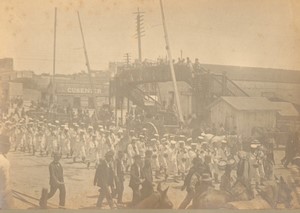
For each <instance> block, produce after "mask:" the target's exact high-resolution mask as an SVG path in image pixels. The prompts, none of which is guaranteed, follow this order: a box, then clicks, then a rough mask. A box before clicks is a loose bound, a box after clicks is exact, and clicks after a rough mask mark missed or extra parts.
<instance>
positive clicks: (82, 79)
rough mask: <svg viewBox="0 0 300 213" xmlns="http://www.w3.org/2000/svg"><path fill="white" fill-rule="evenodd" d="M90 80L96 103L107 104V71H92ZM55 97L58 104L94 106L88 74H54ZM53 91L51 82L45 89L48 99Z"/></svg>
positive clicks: (82, 106)
mask: <svg viewBox="0 0 300 213" xmlns="http://www.w3.org/2000/svg"><path fill="white" fill-rule="evenodd" d="M91 77H92V82H93V85H94V95H95V97H96V105H97V106H98V107H99V106H102V105H103V104H108V99H109V72H105V71H92V73H91ZM54 85H55V86H54V87H55V99H54V102H55V103H57V104H58V105H60V106H63V107H67V106H71V107H73V108H94V105H93V90H92V86H91V84H90V79H89V75H88V74H87V73H85V72H81V73H76V74H72V75H56V76H55V79H54ZM52 93H53V89H52V82H51V83H50V85H49V87H48V89H47V98H48V101H49V100H50V99H51V96H52Z"/></svg>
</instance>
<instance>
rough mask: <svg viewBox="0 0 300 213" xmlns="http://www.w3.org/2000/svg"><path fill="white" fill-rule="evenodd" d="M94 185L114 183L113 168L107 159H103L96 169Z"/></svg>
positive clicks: (110, 184)
mask: <svg viewBox="0 0 300 213" xmlns="http://www.w3.org/2000/svg"><path fill="white" fill-rule="evenodd" d="M94 185H97V186H99V187H101V188H103V187H108V186H113V185H114V171H113V168H112V167H111V165H108V163H107V162H106V161H105V160H101V161H100V163H99V165H98V167H97V169H96V173H95V178H94Z"/></svg>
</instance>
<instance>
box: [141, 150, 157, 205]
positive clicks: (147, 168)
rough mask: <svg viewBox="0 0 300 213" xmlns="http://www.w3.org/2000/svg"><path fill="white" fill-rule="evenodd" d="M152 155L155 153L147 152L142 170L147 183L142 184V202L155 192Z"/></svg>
mask: <svg viewBox="0 0 300 213" xmlns="http://www.w3.org/2000/svg"><path fill="white" fill-rule="evenodd" d="M152 154H153V153H152V151H151V150H146V153H145V161H144V166H143V168H142V177H143V178H145V181H144V182H143V183H142V188H141V200H143V199H145V198H146V197H148V196H150V195H151V194H152V193H153V191H154V189H153V174H152V166H151V160H152Z"/></svg>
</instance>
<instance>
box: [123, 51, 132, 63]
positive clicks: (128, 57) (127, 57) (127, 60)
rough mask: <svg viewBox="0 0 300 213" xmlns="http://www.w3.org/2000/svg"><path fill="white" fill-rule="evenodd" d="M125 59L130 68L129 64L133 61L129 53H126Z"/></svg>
mask: <svg viewBox="0 0 300 213" xmlns="http://www.w3.org/2000/svg"><path fill="white" fill-rule="evenodd" d="M124 59H125V63H126V65H127V66H129V64H130V59H131V57H130V54H129V53H125V55H124Z"/></svg>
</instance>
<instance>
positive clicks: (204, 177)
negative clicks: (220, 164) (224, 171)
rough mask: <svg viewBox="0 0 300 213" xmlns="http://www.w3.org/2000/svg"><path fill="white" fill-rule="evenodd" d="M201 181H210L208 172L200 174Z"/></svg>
mask: <svg viewBox="0 0 300 213" xmlns="http://www.w3.org/2000/svg"><path fill="white" fill-rule="evenodd" d="M201 181H202V182H211V181H212V179H211V176H210V174H208V173H204V174H202V176H201Z"/></svg>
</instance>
